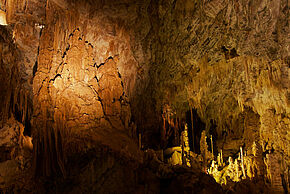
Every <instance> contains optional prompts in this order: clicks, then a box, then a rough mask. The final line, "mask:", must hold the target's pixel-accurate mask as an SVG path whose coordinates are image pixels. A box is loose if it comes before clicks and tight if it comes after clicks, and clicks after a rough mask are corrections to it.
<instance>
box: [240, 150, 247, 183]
mask: <svg viewBox="0 0 290 194" xmlns="http://www.w3.org/2000/svg"><path fill="white" fill-rule="evenodd" d="M240 151H241V162H242V172H243V178H246V173H245V168H244V157H243V148H242V147H240Z"/></svg>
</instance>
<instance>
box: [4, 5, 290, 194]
mask: <svg viewBox="0 0 290 194" xmlns="http://www.w3.org/2000/svg"><path fill="white" fill-rule="evenodd" d="M0 8H1V10H3V11H4V12H5V13H6V20H7V24H8V25H7V26H0V57H1V60H0V65H1V66H0V67H1V68H0V82H1V85H0V119H1V120H0V128H1V127H2V128H1V129H3V130H4V129H5V131H7V130H6V129H9V130H8V131H10V132H11V133H10V132H9V134H14V132H15V131H17V130H18V128H17V126H20V125H22V126H24V128H25V129H23V130H24V133H25V134H30V133H31V135H32V138H33V149H34V150H33V166H34V171H35V173H36V175H41V176H43V175H44V176H48V177H50V176H54V175H56V176H58V175H62V176H63V177H70V176H76V174H81V177H82V180H79V179H74V178H72V179H73V180H76V181H77V182H78V184H79V185H77V186H76V188H77V190H78V191H81V190H83V189H85V188H84V187H83V185H85V183H86V182H90V181H91V182H90V187H89V188H90V189H92V190H94V191H97V190H99V189H100V193H102V192H103V193H105V192H106V189H108V188H109V185H111V184H112V185H114V186H112V188H111V190H107V191H110V192H116V190H115V189H116V187H117V185H118V182H120V183H122V186H123V188H122V189H121V190H122V191H124V192H132V190H130V189H132V187H133V186H134V184H136V185H138V184H139V183H138V184H137V183H136V180H134V178H132V177H134V176H135V175H134V170H136V169H137V170H138V171H142V170H140V169H142V168H143V167H144V166H142V164H143V162H144V161H143V160H144V158H143V152H142V151H140V150H138V146H137V137H138V135H139V134H141V136H140V137H141V140H142V146H143V147H145V148H164V146H165V145H170V141H171V140H170V138H171V136H170V134H171V131H170V129H172V128H174V130H175V131H174V134H175V136H177V137H178V136H179V135H178V133H179V130H180V129H181V128H182V125H183V124H182V122H188V121H187V120H186V119H187V118H186V117H187V115H186V112H187V111H189V110H190V109H191V108H194V109H195V111H196V113H197V114H196V115H195V117H196V118H194V120H195V124H196V122H199V124H198V125H196V126H194V130H195V131H194V132H193V133H191V131H189V136H191V135H192V134H193V135H194V134H196V137H195V138H197V139H196V140H195V141H196V142H199V139H198V138H200V136H199V135H200V134H199V132H200V133H201V131H202V130H204V129H205V130H206V133H207V134H206V135H207V136H209V135H213V138H214V145H215V147H214V150H220V149H223V150H224V155H225V156H230V155H233V154H236V153H237V152H238V151H239V149H240V146H242V147H243V148H244V150H245V151H248V152H250V149H251V146H252V145H253V142H256V143H257V146H258V149H259V154H258V156H257V157H258V159H257V160H258V161H260V163H261V166H260V169H262V170H261V171H262V172H261V173H260V174H261V175H263V176H264V177H265V179H270V180H268V182H270V183H271V184H272V186H273V187H274V190H275V191H277V192H282V191H283V190H286V189H285V188H288V189H289V180H290V178H289V166H290V148H289V142H290V136H289V128H290V127H289V24H288V23H289V3H288V1H287V0H275V1H266V0H257V1H253V0H241V1H227V0H210V1H193V0H184V1H183V0H175V1H166V0H165V1H164V0H159V1H149V0H145V1H137V0H121V1H113V0H109V1H102V0H96V1H92V0H86V1H73V0H51V1H44V0H40V1H35V0H5V1H4V0H0ZM166 107H169V109H170V113H171V114H170V115H169V116H168V117H167V118H162V116H164V115H163V111H164V109H165V108H166ZM189 112H190V111H189ZM191 114H192V110H191ZM170 117H172V118H170ZM12 118H15V120H14V119H12ZM166 119H168V120H166ZM19 122H21V123H22V124H20V123H19ZM201 122H203V123H204V125H203V124H200V123H201ZM13 123H14V124H13ZM192 123H194V122H191V124H192ZM191 124H190V126H191ZM7 125H9V126H10V127H8V128H7ZM136 126H137V127H136ZM172 126H174V127H172ZM5 127H6V128H5ZM167 129H168V131H166V130H167ZM15 133H16V132H15ZM9 134H8V133H2V134H1V135H0V145H4V144H5V145H6V144H7V145H8V144H11V145H12V142H13V141H12V140H11V141H10V139H11V137H10V135H9ZM20 134H21V133H20ZM13 136H15V135H13ZM20 136H21V138H22V140H21V141H22V142H24V144H25V146H24V145H21V146H22V147H27V148H28V150H29V148H31V144H30V139H29V138H28V137H25V138H24V135H20ZM164 136H166V138H165V137H164ZM6 139H8V141H6ZM166 141H168V142H166ZM175 141H177V142H178V138H177V140H176V139H175ZM25 142H26V143H25ZM197 144H198V143H197ZM26 145H27V146H26ZM15 146H17V145H14V144H13V146H10V147H15ZM18 146H19V145H18ZM0 147H1V146H0ZM2 147H3V146H2ZM2 147H1V148H2ZM98 147H101V148H102V149H103V148H104V149H105V151H104V150H102V151H100V152H98V151H96V150H95V149H97V148H98ZM107 148H108V149H109V150H110V151H111V152H112V153H113V154H112V156H111V155H110V154H107V155H106V149H107ZM5 149H6V148H5ZM21 149H22V148H21ZM92 150H93V151H92ZM97 150H98V149H97ZM6 151H7V150H5V152H6ZM8 152H10V151H8ZM23 153H24V152H23ZM94 153H95V155H96V158H93V157H92V156H91V155H90V154H92V155H93V154H94ZM116 153H117V154H116ZM2 155H3V156H2ZM2 155H1V161H5V162H6V161H7V160H11V158H9V157H10V156H8V155H7V156H6V155H5V154H2ZM4 155H5V156H4ZM78 155H80V156H79V157H78ZM30 156H31V155H30V154H29V151H28V153H27V157H28V158H29V157H30ZM86 157H88V158H86ZM103 157H104V160H105V161H100V160H101V159H102V158H103ZM122 157H124V158H126V159H124V158H123V159H121V161H122V162H120V163H119V161H118V159H119V158H122ZM78 160H81V161H82V160H84V164H82V165H83V166H82V167H80V166H78V165H81V164H79V163H77V162H76V161H78ZM128 161H129V162H128ZM8 163H9V162H8ZM126 163H128V164H130V165H132V166H130V167H128V168H122V167H123V166H124V165H126ZM3 165H4V164H3ZM70 165H72V166H71V167H72V168H76V169H75V171H73V172H72V171H71V170H70V169H69V166H70ZM98 165H104V166H102V167H101V168H99V169H98V168H97V166H98ZM139 165H141V167H140V166H139ZM20 166H21V165H20ZM136 166H138V167H136ZM149 166H150V167H148V168H152V166H154V165H149ZM157 166H162V165H157ZM78 167H79V168H78ZM13 168H14V167H13ZM144 168H147V167H144ZM11 169H12V167H11ZM90 169H93V170H96V171H98V173H96V174H97V175H96V176H92V177H89V176H91V174H90ZM265 169H266V170H265ZM127 170H128V175H126V171H127ZM103 171H104V172H103ZM144 171H145V172H146V173H147V174H146V173H145V175H144V177H145V178H144V177H143V178H144V179H145V180H144V182H146V181H147V182H146V184H145V183H144V184H145V186H144V185H143V186H140V185H139V186H140V188H137V190H138V189H140V192H141V193H142V191H145V193H146V192H147V191H148V192H149V191H150V189H151V188H147V187H150V186H148V185H147V183H148V182H149V183H150V184H151V185H153V186H152V187H154V188H152V190H153V191H152V193H154V192H155V191H156V190H154V189H156V188H158V187H162V183H160V184H161V186H160V184H157V185H154V184H153V182H154V181H155V180H162V179H163V178H164V177H162V176H159V177H158V176H157V175H156V174H158V169H157V170H156V169H153V170H152V169H151V170H148V169H147V170H144ZM106 172H109V174H108V175H106V176H105V177H107V178H106V180H103V181H104V182H103V183H104V185H105V186H104V187H103V188H102V184H101V183H100V182H98V181H96V180H100V179H101V178H100V177H101V176H102V175H103V174H106ZM74 173H75V174H74ZM156 176H157V178H156ZM196 176H197V177H201V178H200V179H199V178H196ZM120 177H125V179H128V184H127V183H126V182H123V180H122V178H120ZM146 177H147V178H148V179H146ZM135 178H136V177H135ZM60 179H61V180H62V178H60ZM68 179H69V178H68ZM207 179H208V180H207ZM29 180H30V179H29ZM31 180H32V179H31ZM204 180H205V183H204V182H203V181H204ZM212 180H213V179H210V178H208V177H205V175H201V174H198V175H196V174H195V172H190V170H189V171H187V170H182V172H181V173H180V172H175V173H174V176H173V177H171V178H170V180H169V181H172V182H176V183H178V185H179V186H178V188H177V187H175V186H174V184H169V187H168V188H169V190H168V189H167V190H166V189H165V190H164V192H169V191H170V192H173V191H175V190H174V189H178V190H182V191H187V189H188V190H189V191H196V192H201V193H202V192H205V190H204V189H203V188H205V187H200V188H199V189H196V190H195V188H192V185H196V186H197V185H198V184H202V185H207V183H210V182H211V181H212ZM1 181H2V179H1V177H0V182H1ZM82 181H83V182H82ZM130 181H131V182H130ZM191 181H193V182H191ZM44 182H45V181H44ZM96 182H97V183H96ZM112 182H113V183H114V184H113V183H112ZM161 182H162V181H161ZM149 183H148V184H149ZM1 184H2V183H1ZM23 184H24V185H25V184H26V183H23ZM64 184H65V183H64ZM95 184H96V185H95ZM245 184H247V182H246V183H245ZM257 184H258V183H257ZM26 185H27V184H26ZM40 185H41V184H40ZM52 185H54V184H53V183H52ZM68 185H72V184H68ZM141 185H142V184H141ZM188 185H190V186H189V188H188ZM241 185H242V186H241V187H243V184H241ZM285 185H286V186H285ZM54 186H55V185H54ZM139 186H136V187H139ZM167 186H168V185H167ZM127 187H130V189H129V188H127ZM194 187H195V186H194ZM24 188H26V187H24ZM162 188H163V187H162ZM233 188H235V187H233ZM236 188H238V186H237V187H236ZM29 189H31V188H28V190H29ZM42 189H43V188H42ZM53 189H54V188H52V190H51V191H53ZM64 189H67V188H65V187H64ZM90 189H88V190H87V191H89V190H90ZM146 189H149V190H146ZM40 190H41V189H40ZM66 191H67V190H63V191H62V190H61V192H66ZM138 191H139V190H138ZM148 192H147V193H148ZM156 192H157V191H156Z"/></svg>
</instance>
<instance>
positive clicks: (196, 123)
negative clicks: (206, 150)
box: [186, 109, 206, 154]
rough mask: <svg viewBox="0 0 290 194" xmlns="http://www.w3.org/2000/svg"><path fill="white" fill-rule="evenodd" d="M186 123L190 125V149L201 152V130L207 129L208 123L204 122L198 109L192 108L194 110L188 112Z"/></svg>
mask: <svg viewBox="0 0 290 194" xmlns="http://www.w3.org/2000/svg"><path fill="white" fill-rule="evenodd" d="M191 113H192V115H191ZM191 118H192V120H191ZM186 123H187V126H188V138H189V146H190V149H191V150H193V152H195V153H198V154H200V138H201V132H202V131H203V130H205V127H206V125H205V123H204V122H202V120H201V118H200V117H199V116H198V113H197V110H196V109H192V111H190V110H189V111H187V112H186ZM192 124H193V126H192ZM193 135H194V138H193ZM193 140H194V146H193Z"/></svg>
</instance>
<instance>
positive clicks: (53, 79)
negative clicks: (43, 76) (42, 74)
mask: <svg viewBox="0 0 290 194" xmlns="http://www.w3.org/2000/svg"><path fill="white" fill-rule="evenodd" d="M58 77H61V74H56V75H55V76H54V78H52V79H50V80H49V83H50V82H54V81H55V79H56V78H58Z"/></svg>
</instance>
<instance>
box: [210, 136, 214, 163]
mask: <svg viewBox="0 0 290 194" xmlns="http://www.w3.org/2000/svg"><path fill="white" fill-rule="evenodd" d="M210 143H211V157H212V158H214V155H213V143H212V135H210Z"/></svg>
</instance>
